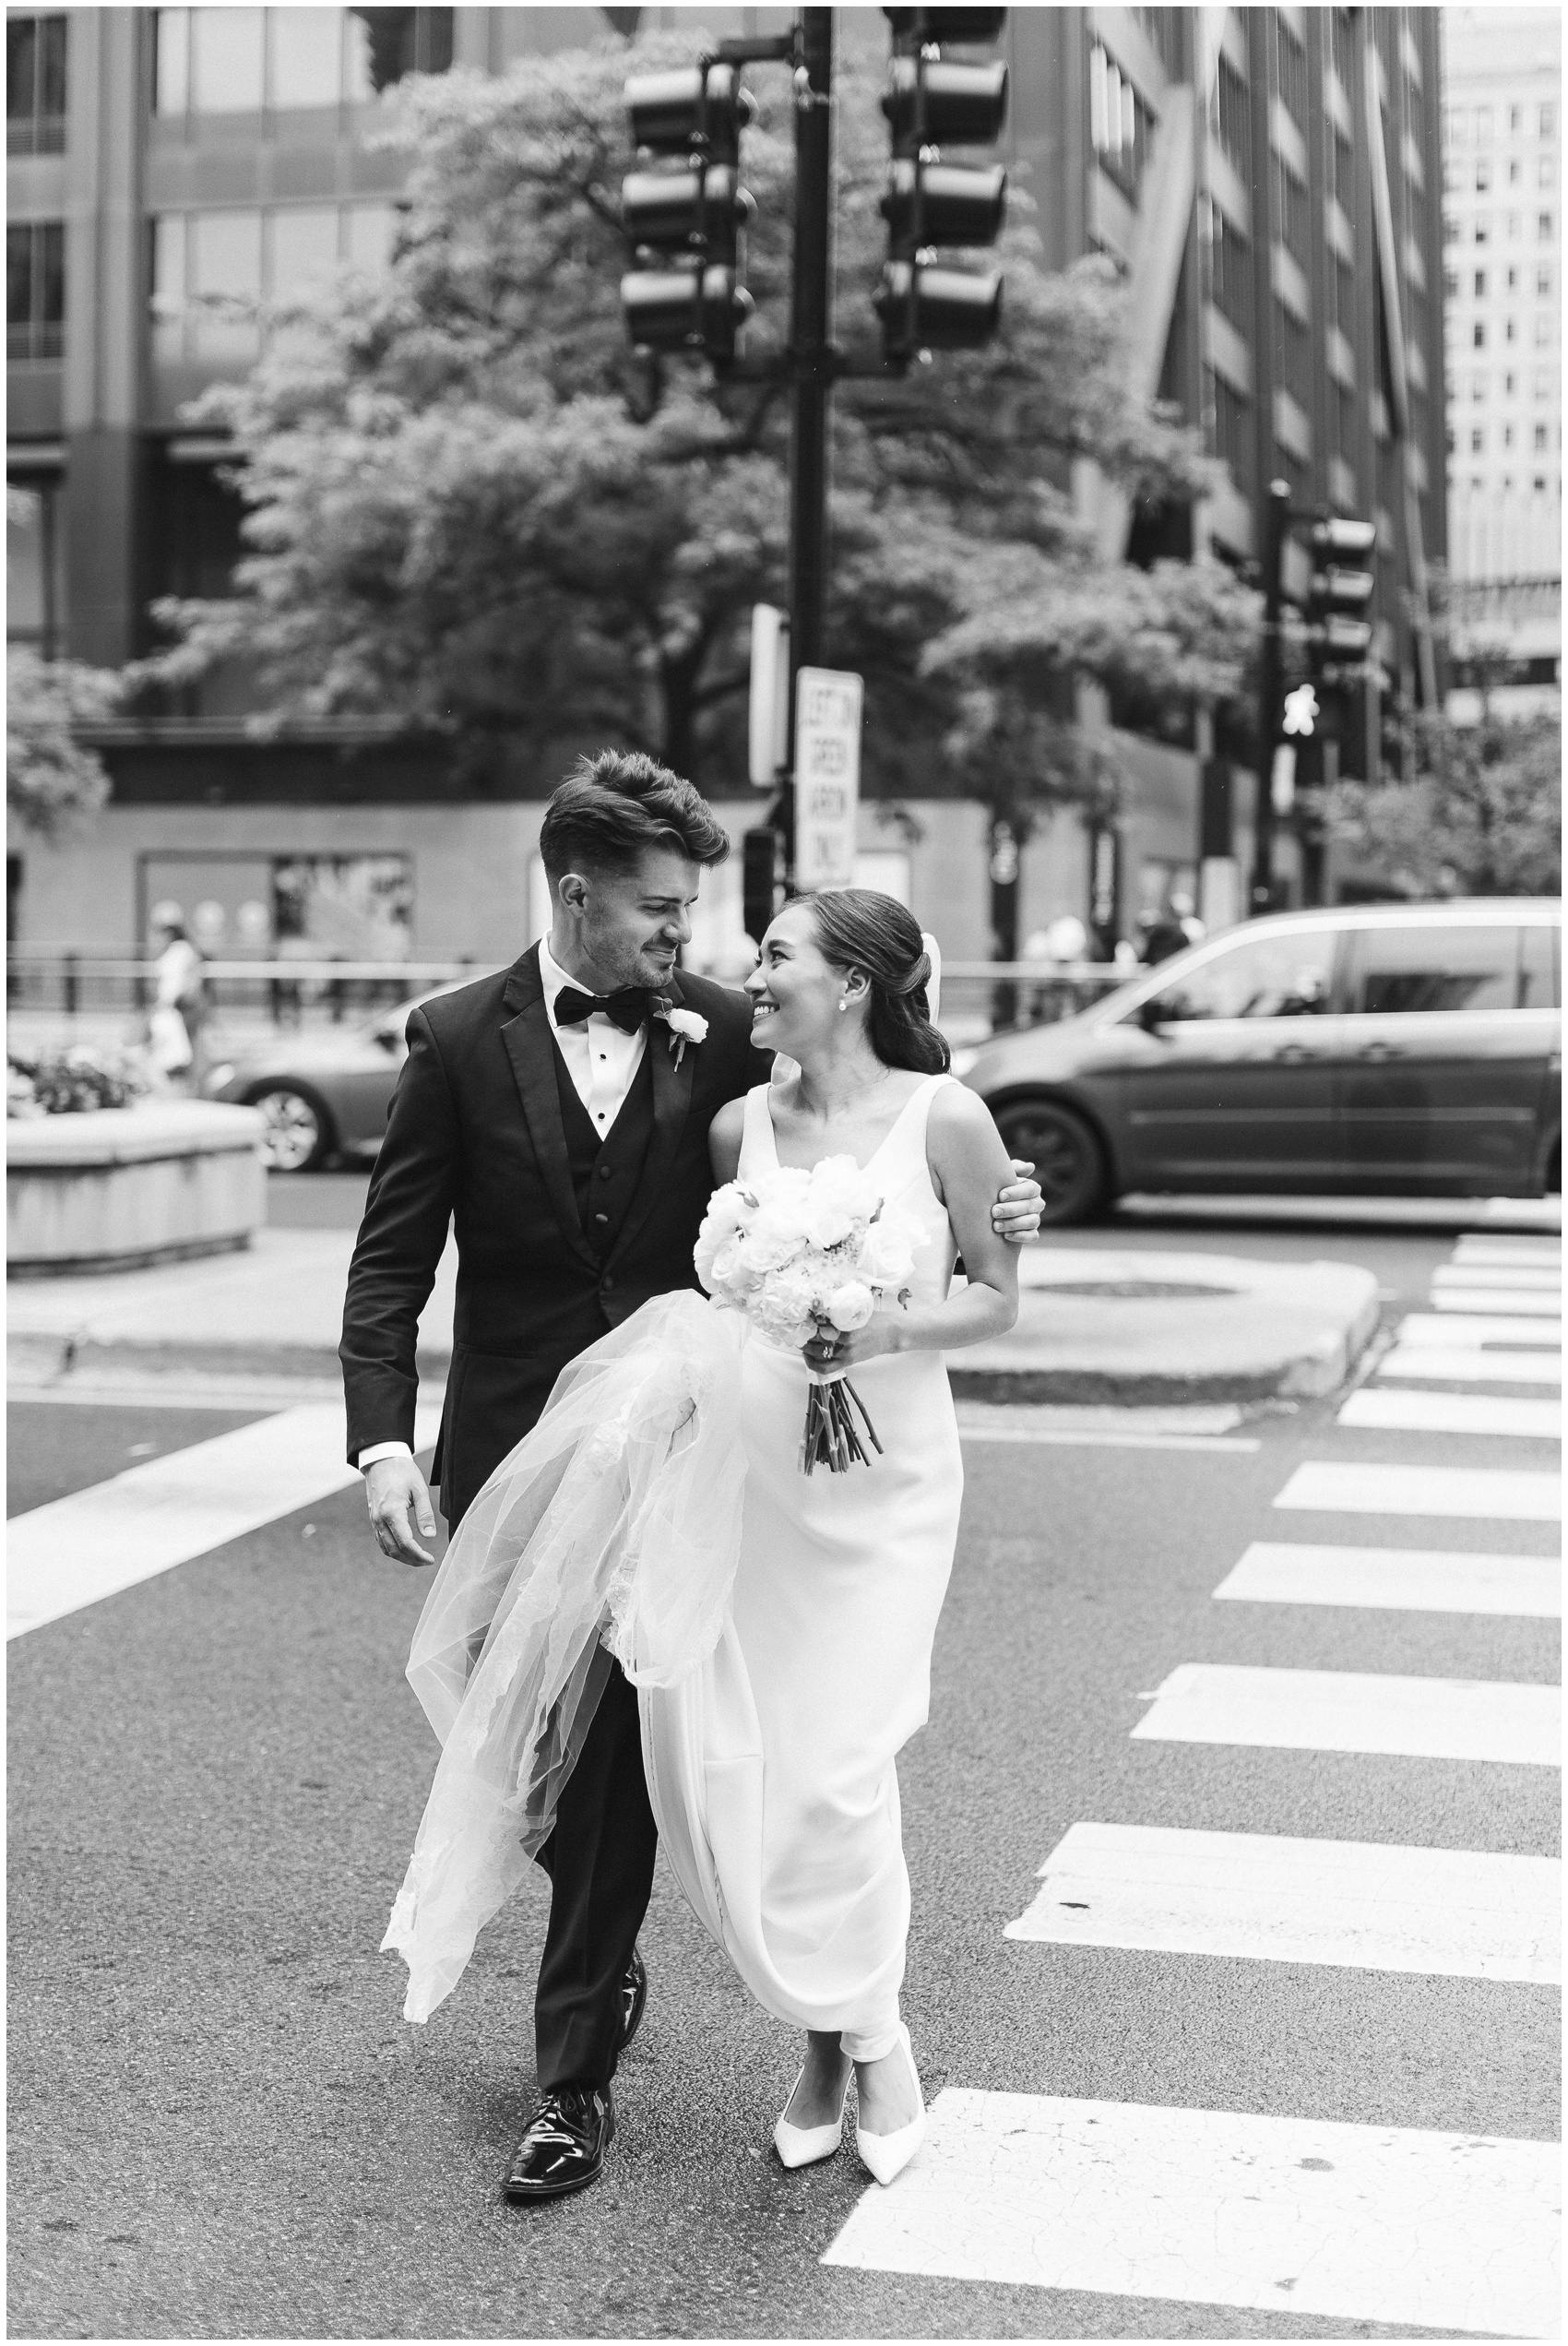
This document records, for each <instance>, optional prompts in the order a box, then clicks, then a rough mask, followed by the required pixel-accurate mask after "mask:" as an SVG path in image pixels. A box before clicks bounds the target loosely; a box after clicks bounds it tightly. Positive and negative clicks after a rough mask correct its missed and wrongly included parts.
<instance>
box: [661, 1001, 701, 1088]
mask: <svg viewBox="0 0 1568 2346" xmlns="http://www.w3.org/2000/svg"><path fill="white" fill-rule="evenodd" d="M653 1015H654V1017H655V1018H662V1019H663V1021H664V1023H665V1025H666V1026H667V1027H668V1028H669V1030H670V1048H671V1053H672V1054H673V1055H674V1060H675V1066H676V1069H677V1072H678V1071H679V1069H680V1065H681V1062H682V1060H683V1058H684V1057H685V1055H686V1045H687V1043H688V1042H707V1019H706V1018H704V1017H703V1016H702V1015H701V1013H700V1011H696V1010H678V1009H677V1008H676V1006H675V1005H674V1003H673V1002H669V1001H667V1000H666V999H665V997H664V996H663V995H662V994H655V996H654V998H653Z"/></svg>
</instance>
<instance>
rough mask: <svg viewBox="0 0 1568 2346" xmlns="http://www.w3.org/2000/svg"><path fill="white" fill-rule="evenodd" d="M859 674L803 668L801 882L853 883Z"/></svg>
mask: <svg viewBox="0 0 1568 2346" xmlns="http://www.w3.org/2000/svg"><path fill="white" fill-rule="evenodd" d="M863 697H864V686H863V685H862V684H861V679H860V677H859V676H855V675H850V674H849V673H847V672H846V671H844V670H842V669H837V668H802V670H801V672H800V673H799V675H798V676H797V677H796V679H795V885H796V887H801V888H813V887H852V886H853V885H854V878H855V830H856V817H857V816H858V814H859V812H860V801H861V702H862V699H863Z"/></svg>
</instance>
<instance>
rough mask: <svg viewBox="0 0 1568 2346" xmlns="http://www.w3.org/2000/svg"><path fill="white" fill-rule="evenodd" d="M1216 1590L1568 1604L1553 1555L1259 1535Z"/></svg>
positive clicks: (1321, 1598)
mask: <svg viewBox="0 0 1568 2346" xmlns="http://www.w3.org/2000/svg"><path fill="white" fill-rule="evenodd" d="M1214 1593H1215V1595H1216V1596H1217V1597H1221V1598H1229V1599H1231V1600H1232V1601H1239V1602H1246V1603H1251V1604H1329V1605H1363V1606H1369V1607H1372V1608H1376V1609H1380V1610H1384V1611H1388V1612H1398V1613H1483V1614H1520V1615H1522V1616H1526V1617H1530V1616H1533V1617H1535V1618H1538V1619H1541V1620H1557V1619H1558V1618H1560V1616H1561V1614H1562V1566H1561V1564H1560V1563H1559V1562H1558V1559H1557V1558H1556V1557H1555V1556H1550V1555H1480V1554H1473V1553H1471V1552H1470V1551H1468V1550H1458V1551H1455V1550H1451V1549H1447V1548H1335V1547H1316V1546H1312V1545H1310V1544H1308V1543H1307V1542H1301V1543H1300V1544H1296V1543H1292V1542H1280V1541H1273V1540H1254V1541H1253V1543H1252V1545H1251V1546H1250V1547H1249V1548H1248V1549H1247V1551H1246V1554H1244V1555H1243V1556H1242V1558H1241V1562H1240V1563H1239V1564H1238V1565H1237V1566H1235V1567H1234V1569H1233V1570H1231V1571H1229V1572H1228V1573H1227V1574H1226V1576H1225V1578H1224V1579H1223V1580H1222V1581H1221V1582H1220V1584H1219V1586H1218V1589H1216V1590H1215V1592H1214Z"/></svg>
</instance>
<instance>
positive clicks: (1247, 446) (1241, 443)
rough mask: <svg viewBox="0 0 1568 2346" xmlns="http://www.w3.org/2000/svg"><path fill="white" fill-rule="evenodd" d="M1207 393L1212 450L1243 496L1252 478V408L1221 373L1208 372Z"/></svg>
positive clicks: (1247, 491) (1249, 486)
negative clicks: (1211, 408)
mask: <svg viewBox="0 0 1568 2346" xmlns="http://www.w3.org/2000/svg"><path fill="white" fill-rule="evenodd" d="M1207 379H1208V386H1209V392H1210V396H1211V398H1212V399H1213V403H1214V452H1215V455H1216V456H1217V457H1218V458H1220V459H1221V461H1222V462H1224V463H1225V464H1228V465H1229V468H1230V475H1231V478H1232V480H1233V481H1234V482H1235V483H1236V486H1237V487H1238V488H1239V489H1240V490H1241V494H1243V496H1246V495H1250V494H1251V492H1252V480H1253V431H1252V410H1251V407H1250V405H1249V403H1248V401H1247V400H1246V399H1243V397H1242V396H1241V392H1240V391H1237V390H1233V389H1232V388H1231V387H1230V385H1229V383H1228V382H1227V381H1226V379H1225V377H1224V375H1218V374H1216V373H1214V372H1212V371H1209V373H1208V378H1207Z"/></svg>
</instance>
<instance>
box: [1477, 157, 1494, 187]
mask: <svg viewBox="0 0 1568 2346" xmlns="http://www.w3.org/2000/svg"><path fill="white" fill-rule="evenodd" d="M1490 188H1491V160H1490V158H1489V157H1487V156H1485V155H1482V156H1480V157H1479V158H1478V160H1477V162H1476V193H1477V195H1478V196H1484V195H1486V194H1487V193H1488V191H1489V190H1490Z"/></svg>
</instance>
